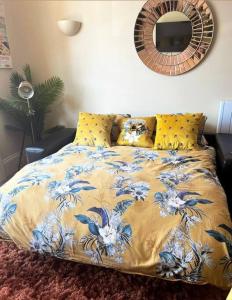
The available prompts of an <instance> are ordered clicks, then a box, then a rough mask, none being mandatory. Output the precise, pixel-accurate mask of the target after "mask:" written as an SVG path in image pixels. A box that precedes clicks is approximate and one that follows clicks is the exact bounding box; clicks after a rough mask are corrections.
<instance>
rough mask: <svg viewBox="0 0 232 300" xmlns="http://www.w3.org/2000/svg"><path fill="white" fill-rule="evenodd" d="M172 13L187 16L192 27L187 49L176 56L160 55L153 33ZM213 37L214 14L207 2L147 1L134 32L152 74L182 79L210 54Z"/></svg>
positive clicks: (139, 52) (142, 55)
mask: <svg viewBox="0 0 232 300" xmlns="http://www.w3.org/2000/svg"><path fill="white" fill-rule="evenodd" d="M172 11H179V12H182V13H184V14H185V15H186V16H187V17H188V18H189V20H190V21H191V24H192V38H191V41H190V43H189V45H188V47H187V48H186V49H185V50H184V51H183V52H181V53H179V54H176V55H166V54H163V53H161V52H159V51H158V50H157V49H156V46H155V44H154V41H153V31H154V28H155V25H156V23H157V21H158V20H159V18H160V17H162V16H163V15H164V14H166V13H168V12H172ZM213 36H214V21H213V14H212V11H211V10H210V8H209V6H208V4H207V3H206V1H205V0H148V1H147V2H146V3H145V4H144V6H143V7H142V9H141V11H140V13H139V15H138V17H137V20H136V23H135V29H134V42H135V48H136V51H137V53H138V56H139V57H140V59H141V60H142V61H143V63H144V64H145V65H146V66H147V67H148V68H150V69H151V70H153V71H155V72H157V73H160V74H164V75H169V76H175V75H180V74H183V73H185V72H188V71H190V70H191V69H193V68H194V67H196V66H197V65H198V64H199V63H200V62H201V61H202V59H203V58H204V57H205V55H206V53H207V52H208V50H209V48H210V46H211V44H212V41H213Z"/></svg>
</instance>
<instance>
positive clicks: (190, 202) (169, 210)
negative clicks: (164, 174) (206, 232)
mask: <svg viewBox="0 0 232 300" xmlns="http://www.w3.org/2000/svg"><path fill="white" fill-rule="evenodd" d="M199 196H200V194H199V193H196V192H185V191H176V190H172V189H169V190H168V191H167V192H158V193H155V203H157V204H159V205H160V209H161V211H160V214H161V216H163V217H165V216H168V215H177V214H180V215H181V217H182V218H181V220H182V221H184V222H185V223H186V224H188V225H192V224H194V223H196V222H200V220H201V218H202V215H203V212H202V210H201V209H200V208H198V207H197V204H211V203H212V201H210V200H208V199H201V198H200V197H199Z"/></svg>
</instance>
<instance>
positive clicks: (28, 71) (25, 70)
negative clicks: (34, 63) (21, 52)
mask: <svg viewBox="0 0 232 300" xmlns="http://www.w3.org/2000/svg"><path fill="white" fill-rule="evenodd" d="M23 73H24V76H25V78H26V80H27V81H29V82H30V83H32V76H31V68H30V66H29V65H28V64H26V65H25V66H24V67H23Z"/></svg>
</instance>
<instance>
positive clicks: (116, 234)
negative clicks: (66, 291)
mask: <svg viewBox="0 0 232 300" xmlns="http://www.w3.org/2000/svg"><path fill="white" fill-rule="evenodd" d="M132 202H133V201H130V200H128V201H123V202H120V203H118V204H117V205H116V207H115V208H114V209H113V211H109V210H107V209H105V208H98V207H91V208H89V209H88V211H89V212H93V213H95V214H97V215H98V216H99V217H100V220H97V219H93V218H90V217H89V216H86V215H82V214H79V215H76V216H75V218H76V220H78V221H79V222H80V223H82V224H85V225H87V226H88V229H89V232H90V233H89V235H84V236H82V238H81V240H80V243H81V244H82V246H83V250H84V251H85V253H86V255H87V256H90V257H91V260H92V261H93V262H94V263H102V262H103V256H108V257H110V258H112V259H113V260H114V261H116V262H118V263H121V262H122V255H123V253H124V252H125V251H126V248H127V247H128V246H129V245H130V243H129V242H130V239H131V236H132V229H131V226H130V225H129V224H125V223H124V222H123V220H122V215H123V213H124V212H125V211H126V209H127V208H128V207H129V206H130V205H131V204H132Z"/></svg>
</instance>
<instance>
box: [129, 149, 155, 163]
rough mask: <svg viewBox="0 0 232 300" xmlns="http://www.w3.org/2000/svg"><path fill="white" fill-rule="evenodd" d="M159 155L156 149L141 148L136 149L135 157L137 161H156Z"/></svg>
mask: <svg viewBox="0 0 232 300" xmlns="http://www.w3.org/2000/svg"><path fill="white" fill-rule="evenodd" d="M158 157H159V154H158V153H157V152H155V151H150V150H148V151H146V150H141V149H137V150H135V151H134V159H135V161H136V163H141V162H145V161H155V160H157V159H158Z"/></svg>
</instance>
